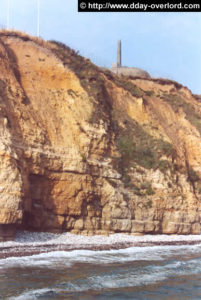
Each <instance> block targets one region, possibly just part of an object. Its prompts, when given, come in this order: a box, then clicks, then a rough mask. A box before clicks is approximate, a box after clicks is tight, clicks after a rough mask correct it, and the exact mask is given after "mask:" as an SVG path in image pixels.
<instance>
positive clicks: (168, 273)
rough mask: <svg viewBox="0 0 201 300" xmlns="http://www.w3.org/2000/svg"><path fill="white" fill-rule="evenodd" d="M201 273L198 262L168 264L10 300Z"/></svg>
mask: <svg viewBox="0 0 201 300" xmlns="http://www.w3.org/2000/svg"><path fill="white" fill-rule="evenodd" d="M200 272H201V262H200V260H199V259H194V260H189V261H175V262H167V264H166V265H163V264H162V265H148V266H145V267H143V266H142V267H141V268H130V269H125V270H120V271H119V272H118V273H113V272H109V273H107V274H105V275H104V274H102V275H93V276H89V277H86V278H83V279H82V280H74V281H68V282H61V283H60V284H57V287H55V286H53V287H51V288H50V287H47V288H44V289H39V290H31V291H27V292H24V293H23V294H21V295H19V296H17V297H12V298H9V300H14V299H15V300H34V299H38V297H39V296H43V297H48V293H49V295H50V294H51V293H52V294H59V293H68V292H84V291H88V290H94V291H98V290H105V289H116V288H128V287H134V286H142V285H149V284H154V283H157V282H161V281H163V280H167V279H171V278H175V277H178V276H184V275H188V276H190V275H196V274H200ZM46 299H48V298H46Z"/></svg>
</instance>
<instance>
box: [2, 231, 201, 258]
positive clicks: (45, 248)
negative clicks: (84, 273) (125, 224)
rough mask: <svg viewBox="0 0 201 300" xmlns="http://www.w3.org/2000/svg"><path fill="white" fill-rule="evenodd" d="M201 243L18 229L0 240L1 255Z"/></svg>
mask: <svg viewBox="0 0 201 300" xmlns="http://www.w3.org/2000/svg"><path fill="white" fill-rule="evenodd" d="M199 244H200V245H201V236H195V235H189V236H183V235H174V236H169V235H144V236H129V235H125V234H111V235H110V236H80V235H75V234H71V233H63V234H52V233H36V232H18V234H17V237H16V239H15V241H13V242H3V243H0V259H5V258H9V257H21V256H31V255H37V254H40V253H48V252H52V251H74V250H91V251H104V250H120V249H126V248H130V247H154V246H185V245H187V246H188V245H189V246H190V245H199Z"/></svg>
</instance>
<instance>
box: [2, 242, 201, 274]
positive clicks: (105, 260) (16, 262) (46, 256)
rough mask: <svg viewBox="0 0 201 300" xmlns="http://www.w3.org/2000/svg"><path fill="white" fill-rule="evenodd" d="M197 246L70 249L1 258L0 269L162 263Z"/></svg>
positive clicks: (186, 253) (198, 250) (198, 248)
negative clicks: (94, 249)
mask: <svg viewBox="0 0 201 300" xmlns="http://www.w3.org/2000/svg"><path fill="white" fill-rule="evenodd" d="M200 251H201V246H200V245H193V246H191V245H185V246H151V247H130V248H126V249H119V250H104V251H92V250H73V251H53V252H47V253H40V254H37V255H32V256H22V257H9V258H5V259H0V269H5V268H13V267H20V268H24V267H40V268H48V269H57V268H61V266H65V267H67V268H70V267H71V266H72V264H75V263H91V264H97V265H103V264H112V263H126V262H132V261H163V260H168V259H169V258H170V257H171V259H173V258H178V257H179V256H180V255H191V254H194V255H195V254H196V252H197V253H200Z"/></svg>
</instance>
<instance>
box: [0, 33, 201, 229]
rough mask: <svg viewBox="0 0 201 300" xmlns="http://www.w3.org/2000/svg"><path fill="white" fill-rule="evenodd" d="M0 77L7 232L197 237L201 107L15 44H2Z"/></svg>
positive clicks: (177, 88) (70, 54) (9, 36)
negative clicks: (183, 235)
mask: <svg viewBox="0 0 201 300" xmlns="http://www.w3.org/2000/svg"><path fill="white" fill-rule="evenodd" d="M0 66H1V74H0V99H1V102H0V109H1V110H0V123H1V127H0V147H1V156H2V159H1V161H2V164H1V173H0V183H1V186H2V187H3V193H2V198H1V200H0V209H1V213H0V224H4V225H5V226H7V225H9V226H14V227H16V224H21V225H20V226H23V228H26V229H27V228H29V229H32V230H39V231H40V230H45V231H56V232H58V231H72V232H74V233H80V232H82V233H85V234H89V233H90V234H91V233H92V234H95V233H98V234H103V233H104V234H105V233H110V232H130V233H168V234H169V233H183V234H188V233H200V218H201V216H200V214H201V206H200V205H201V192H200V191H201V184H200V177H201V146H200V134H201V103H200V100H199V98H198V97H195V96H194V95H192V93H191V92H190V91H189V90H188V89H187V88H185V87H183V86H182V85H180V84H178V83H176V82H174V81H170V80H167V79H152V78H149V79H147V78H146V79H143V78H140V77H136V78H135V77H126V76H118V75H116V74H113V73H112V72H111V71H110V70H107V69H104V68H99V67H97V66H95V65H94V64H93V63H91V62H90V60H89V59H86V58H84V57H82V56H80V55H79V54H78V53H77V52H76V51H74V50H72V49H70V48H69V47H68V46H66V45H64V44H62V43H60V42H56V41H48V42H46V41H43V40H41V39H38V38H32V37H30V36H28V35H26V34H22V33H19V32H9V31H2V32H0ZM8 199H9V201H8ZM9 230H10V227H9ZM9 232H10V231H9Z"/></svg>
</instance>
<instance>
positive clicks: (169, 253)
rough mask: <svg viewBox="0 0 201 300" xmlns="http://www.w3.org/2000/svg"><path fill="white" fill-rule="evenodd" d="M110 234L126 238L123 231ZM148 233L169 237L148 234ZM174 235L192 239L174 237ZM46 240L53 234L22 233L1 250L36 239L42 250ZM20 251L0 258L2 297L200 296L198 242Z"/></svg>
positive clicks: (200, 249)
mask: <svg viewBox="0 0 201 300" xmlns="http://www.w3.org/2000/svg"><path fill="white" fill-rule="evenodd" d="M65 237H66V239H65ZM112 238H113V239H114V238H115V239H116V240H118V241H120V240H122V239H124V238H125V239H126V238H127V239H129V237H124V236H122V235H119V236H118V235H116V236H113V237H111V238H110V239H112ZM132 238H133V237H131V238H130V239H132ZM140 238H141V240H143V239H145V238H144V237H139V238H138V237H135V238H134V239H136V240H137V241H138V242H139V240H140ZM151 238H152V239H156V240H157V239H158V240H160V241H161V240H166V241H167V240H168V241H169V239H171V237H168V236H166V237H164V236H158V237H151V236H150V237H146V239H148V240H149V239H150V240H151ZM176 238H177V239H178V240H183V239H186V240H192V239H195V237H194V236H192V237H191V236H190V237H186V238H184V237H178V236H177V237H172V239H176ZM33 239H34V240H33ZM56 239H58V240H60V241H61V240H63V243H64V240H65V241H66V243H70V242H72V240H73V239H76V237H74V236H73V235H57V236H56ZM70 239H71V240H70ZM80 239H81V240H82V239H83V241H87V239H88V242H89V240H90V241H93V242H94V240H93V238H91V239H90V238H88V237H79V238H77V243H78V242H79V243H81V242H80ZM108 239H109V237H108ZM58 240H57V242H58ZM98 240H99V241H102V240H105V241H106V242H107V238H104V237H100V238H99V237H97V238H96V240H95V241H96V243H98ZM50 241H54V243H55V235H48V234H43V235H40V234H35V235H34V234H32V235H30V234H28V233H27V234H24V233H21V235H20V234H19V235H18V238H17V240H16V241H15V242H14V243H10V242H7V243H4V244H1V245H0V249H2V251H7V248H9V247H11V248H12V247H14V248H16V247H19V248H20V246H19V245H20V244H21V245H23V247H24V246H26V245H27V247H28V246H30V244H32V247H33V248H34V247H36V246H39V245H38V244H40V245H41V249H43V250H41V251H44V249H45V247H44V248H42V245H43V246H44V245H45V243H50ZM83 241H82V243H84V242H83ZM37 243H38V244H37ZM17 245H18V246H17ZM33 248H32V249H33ZM0 251H1V250H0ZM47 251H48V250H47ZM21 255H22V256H19V257H12V256H11V257H7V258H2V259H0V299H3V300H4V299H9V300H14V299H15V300H32V299H43V300H44V299H47V300H49V299H50V300H51V299H114V300H116V299H139V300H140V299H156V300H157V299H158V300H159V299H160V300H161V299H166V300H167V299H171V300H176V299H178V300H183V299H191V300H192V299H201V244H196V245H179V246H174V245H173V246H160V245H159V246H146V247H129V248H126V249H119V250H103V251H93V250H73V251H50V252H43V253H39V254H34V255H31V256H23V253H21Z"/></svg>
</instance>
